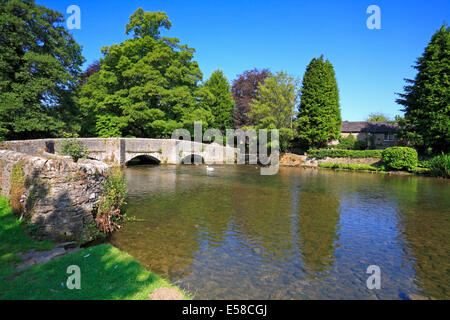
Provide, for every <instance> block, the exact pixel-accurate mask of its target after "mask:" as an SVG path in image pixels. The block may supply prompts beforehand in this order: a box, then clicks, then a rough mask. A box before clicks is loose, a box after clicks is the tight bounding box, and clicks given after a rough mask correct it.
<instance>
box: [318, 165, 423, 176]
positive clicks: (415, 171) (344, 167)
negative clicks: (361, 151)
mask: <svg viewBox="0 0 450 320" xmlns="http://www.w3.org/2000/svg"><path fill="white" fill-rule="evenodd" d="M319 167H320V168H326V169H335V170H351V171H372V172H379V173H392V172H398V173H402V174H407V173H409V174H420V175H429V174H430V170H429V169H427V168H421V167H416V168H414V169H413V170H412V171H410V172H408V171H387V170H385V169H384V167H383V166H378V165H369V164H349V163H319Z"/></svg>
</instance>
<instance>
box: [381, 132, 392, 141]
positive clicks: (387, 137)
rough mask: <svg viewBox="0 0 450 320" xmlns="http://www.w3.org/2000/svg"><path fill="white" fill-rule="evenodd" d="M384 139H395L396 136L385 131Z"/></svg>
mask: <svg viewBox="0 0 450 320" xmlns="http://www.w3.org/2000/svg"><path fill="white" fill-rule="evenodd" d="M384 141H395V136H394V134H393V133H392V132H385V133H384Z"/></svg>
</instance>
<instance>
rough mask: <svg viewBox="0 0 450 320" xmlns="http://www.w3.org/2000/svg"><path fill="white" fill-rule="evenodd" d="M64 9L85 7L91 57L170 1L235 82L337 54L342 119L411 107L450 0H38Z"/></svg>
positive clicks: (196, 41)
mask: <svg viewBox="0 0 450 320" xmlns="http://www.w3.org/2000/svg"><path fill="white" fill-rule="evenodd" d="M37 3H38V4H42V5H45V6H46V7H49V8H52V9H55V10H58V11H60V12H62V13H63V14H64V15H65V16H66V17H69V16H70V15H69V14H67V13H66V9H67V7H68V6H70V5H72V4H75V5H78V6H79V7H80V9H81V29H80V30H72V33H73V35H74V37H75V39H76V40H77V42H78V43H80V44H81V45H82V46H83V55H84V56H85V58H86V59H87V62H86V65H88V64H90V63H92V62H93V61H94V60H96V59H99V58H101V52H100V48H101V47H103V46H108V45H111V44H114V43H120V42H122V41H123V40H125V39H126V35H125V25H126V23H127V22H128V18H129V16H130V15H131V14H132V13H133V12H134V11H135V10H136V9H137V8H138V7H142V8H144V10H146V11H158V10H159V11H165V12H166V13H167V15H168V16H169V19H170V20H171V21H172V28H171V29H170V30H169V31H167V32H164V33H163V35H166V36H171V37H176V38H179V39H180V41H181V43H183V44H188V45H189V46H190V47H193V48H195V50H196V54H195V56H194V57H195V60H196V61H198V63H199V65H200V68H201V70H202V72H203V75H204V80H206V79H207V78H208V77H209V75H210V74H211V73H212V72H213V71H214V70H216V69H222V70H223V71H224V73H225V75H226V76H227V78H228V80H229V81H230V82H231V81H232V80H233V79H235V78H236V76H237V75H239V74H241V73H242V72H243V71H245V70H248V69H253V68H255V67H256V68H269V69H270V70H271V71H273V72H276V71H287V72H288V73H289V74H291V75H293V76H296V77H299V79H300V80H301V79H302V78H303V74H304V72H305V68H306V66H307V65H308V63H309V62H310V61H311V59H312V58H313V57H319V56H320V55H321V54H324V56H325V57H326V58H327V59H329V60H330V61H331V63H332V64H333V65H334V68H335V71H336V77H337V81H338V86H339V90H340V100H341V110H342V119H343V120H349V121H357V120H365V119H366V118H367V116H368V114H370V113H372V112H382V113H385V114H387V115H389V116H391V117H394V116H395V115H396V114H401V111H400V110H399V109H400V108H401V106H399V105H398V104H396V103H395V99H396V98H397V96H396V94H395V93H396V92H402V90H403V86H404V85H405V83H404V81H403V79H404V78H413V77H414V76H415V70H414V69H413V68H411V66H412V65H413V64H414V63H415V61H416V59H417V57H419V56H420V55H421V54H422V53H423V50H424V48H425V47H426V45H427V43H428V42H429V41H430V39H431V36H432V35H433V33H434V32H435V31H436V30H437V29H439V28H440V26H441V25H442V23H443V22H447V23H450V1H448V0H428V1H425V0H423V1H405V0H389V1H380V0H370V1H357V0H340V1H338V0H335V1H328V0H326V1H325V0H315V1H314V0H307V1H301V0H296V1H269V0H259V1H250V0H238V1H236V0H224V1H186V0H184V1H178V0H176V1H175V0H164V1H153V0H149V1H137V0H126V1H119V0H109V1H103V0H95V1H93V0H90V1H89V0H37ZM372 4H374V5H378V6H379V7H380V9H381V30H369V29H368V28H367V26H366V20H367V18H368V17H369V16H370V14H367V13H366V9H367V7H368V6H369V5H372Z"/></svg>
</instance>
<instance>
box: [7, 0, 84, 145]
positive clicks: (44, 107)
mask: <svg viewBox="0 0 450 320" xmlns="http://www.w3.org/2000/svg"><path fill="white" fill-rule="evenodd" d="M83 60H84V58H83V57H82V55H81V47H80V46H79V45H78V44H77V43H76V42H75V40H74V39H73V38H72V36H71V35H70V34H69V33H68V31H67V30H66V29H65V27H64V17H63V15H62V14H61V13H59V12H57V11H54V10H50V9H47V8H46V7H44V6H40V5H37V4H35V2H34V0H29V1H19V0H7V1H5V0H2V1H0V137H1V138H3V139H27V138H39V137H52V136H58V135H60V134H61V132H62V131H63V130H66V131H74V132H76V131H77V130H79V123H80V118H79V112H78V109H77V108H76V100H75V98H76V93H77V90H76V87H77V85H78V78H79V75H80V73H81V69H80V66H81V65H82V63H83Z"/></svg>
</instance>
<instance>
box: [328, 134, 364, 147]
mask: <svg viewBox="0 0 450 320" xmlns="http://www.w3.org/2000/svg"><path fill="white" fill-rule="evenodd" d="M330 148H332V149H340V150H366V149H367V142H366V141H363V140H357V139H356V138H355V137H354V136H353V135H349V136H348V137H345V138H339V144H337V145H335V146H330Z"/></svg>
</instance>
